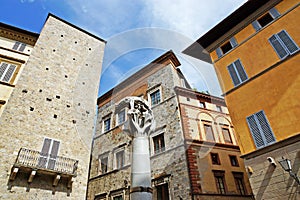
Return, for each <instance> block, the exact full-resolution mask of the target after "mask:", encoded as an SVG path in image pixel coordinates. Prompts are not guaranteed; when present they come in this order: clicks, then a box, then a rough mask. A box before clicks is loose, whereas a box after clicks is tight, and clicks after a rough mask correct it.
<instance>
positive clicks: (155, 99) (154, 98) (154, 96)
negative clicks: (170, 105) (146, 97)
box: [150, 90, 161, 106]
mask: <svg viewBox="0 0 300 200" xmlns="http://www.w3.org/2000/svg"><path fill="white" fill-rule="evenodd" d="M150 98H151V105H152V106H154V105H157V104H159V103H160V101H161V94H160V90H156V91H155V92H153V93H151V94H150Z"/></svg>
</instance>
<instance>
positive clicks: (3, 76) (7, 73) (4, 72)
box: [0, 62, 17, 83]
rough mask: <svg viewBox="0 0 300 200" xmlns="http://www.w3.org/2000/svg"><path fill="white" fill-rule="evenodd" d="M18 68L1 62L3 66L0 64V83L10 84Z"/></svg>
mask: <svg viewBox="0 0 300 200" xmlns="http://www.w3.org/2000/svg"><path fill="white" fill-rule="evenodd" d="M16 68H17V66H16V65H13V64H8V63H5V62H1V64H0V81H2V82H5V83H9V82H10V80H11V78H12V76H13V74H14V72H15V70H16Z"/></svg>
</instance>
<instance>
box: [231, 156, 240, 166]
mask: <svg viewBox="0 0 300 200" xmlns="http://www.w3.org/2000/svg"><path fill="white" fill-rule="evenodd" d="M229 159H230V163H231V166H234V167H238V166H239V163H238V160H237V157H236V156H229Z"/></svg>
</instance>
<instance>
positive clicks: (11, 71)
mask: <svg viewBox="0 0 300 200" xmlns="http://www.w3.org/2000/svg"><path fill="white" fill-rule="evenodd" d="M15 69H16V65H10V66H9V67H8V69H7V71H6V73H5V75H4V77H3V81H4V82H7V83H8V82H9V80H10V79H11V77H12V75H13V74H14V71H15Z"/></svg>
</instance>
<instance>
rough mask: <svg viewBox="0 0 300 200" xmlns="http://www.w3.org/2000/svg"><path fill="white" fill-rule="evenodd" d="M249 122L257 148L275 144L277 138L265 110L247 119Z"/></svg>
mask: <svg viewBox="0 0 300 200" xmlns="http://www.w3.org/2000/svg"><path fill="white" fill-rule="evenodd" d="M247 122H248V126H249V129H250V131H251V134H252V137H253V140H254V143H255V145H256V147H257V148H261V147H264V146H267V145H269V144H272V143H274V142H275V136H274V134H273V132H272V129H271V126H270V124H269V122H268V120H267V118H266V116H265V113H264V111H263V110H261V111H259V112H257V113H255V114H253V115H250V116H249V117H247Z"/></svg>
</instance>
